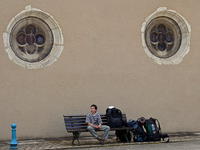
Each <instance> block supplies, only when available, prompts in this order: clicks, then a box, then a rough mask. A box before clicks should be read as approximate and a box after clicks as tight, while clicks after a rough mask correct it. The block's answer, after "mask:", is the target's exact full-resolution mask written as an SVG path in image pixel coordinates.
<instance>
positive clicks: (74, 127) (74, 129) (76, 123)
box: [63, 114, 130, 145]
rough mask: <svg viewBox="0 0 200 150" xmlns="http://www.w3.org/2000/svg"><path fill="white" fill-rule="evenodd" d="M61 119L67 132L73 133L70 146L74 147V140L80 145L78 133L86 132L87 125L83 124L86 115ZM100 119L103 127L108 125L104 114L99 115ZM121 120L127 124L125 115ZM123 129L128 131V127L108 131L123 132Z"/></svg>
mask: <svg viewBox="0 0 200 150" xmlns="http://www.w3.org/2000/svg"><path fill="white" fill-rule="evenodd" d="M63 117H64V122H65V127H66V130H67V132H69V133H73V140H72V144H73V145H74V142H75V140H77V142H78V145H80V142H79V137H80V132H88V130H87V124H86V123H85V119H86V115H72V116H66V115H63ZM101 119H102V122H103V125H107V124H108V121H107V117H106V115H105V114H104V115H102V114H101ZM122 119H123V121H124V122H127V119H126V114H123V115H122ZM124 129H128V130H129V129H130V127H121V128H111V129H110V130H111V131H114V130H124ZM97 131H98V130H97Z"/></svg>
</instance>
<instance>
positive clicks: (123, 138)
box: [115, 129, 132, 143]
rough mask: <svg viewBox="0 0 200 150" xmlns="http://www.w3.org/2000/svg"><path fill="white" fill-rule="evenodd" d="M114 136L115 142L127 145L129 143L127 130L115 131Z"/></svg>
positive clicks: (130, 137) (130, 136)
mask: <svg viewBox="0 0 200 150" xmlns="http://www.w3.org/2000/svg"><path fill="white" fill-rule="evenodd" d="M115 135H116V137H117V141H119V142H123V143H128V142H131V139H132V135H131V132H130V131H129V130H126V129H125V130H116V131H115Z"/></svg>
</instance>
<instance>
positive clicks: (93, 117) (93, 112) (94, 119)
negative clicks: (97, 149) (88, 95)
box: [86, 104, 110, 144]
mask: <svg viewBox="0 0 200 150" xmlns="http://www.w3.org/2000/svg"><path fill="white" fill-rule="evenodd" d="M86 123H87V124H88V127H87V129H88V130H89V131H90V133H91V134H92V135H93V136H94V137H95V138H96V139H97V140H99V141H100V143H101V144H104V141H105V140H106V139H108V132H109V131H110V127H109V126H106V125H102V120H101V116H100V114H99V113H98V112H97V106H96V105H94V104H93V105H91V106H90V113H89V114H88V115H87V116H86ZM95 130H102V131H104V135H103V138H100V137H99V136H98V135H97V132H96V131H95Z"/></svg>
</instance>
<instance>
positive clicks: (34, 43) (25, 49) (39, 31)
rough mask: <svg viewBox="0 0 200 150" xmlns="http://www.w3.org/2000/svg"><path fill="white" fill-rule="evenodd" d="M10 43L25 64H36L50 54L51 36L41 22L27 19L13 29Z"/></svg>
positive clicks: (34, 18)
mask: <svg viewBox="0 0 200 150" xmlns="http://www.w3.org/2000/svg"><path fill="white" fill-rule="evenodd" d="M10 43H11V48H12V49H13V51H14V53H15V55H16V56H17V57H19V58H20V59H22V60H24V61H27V62H38V61H41V60H43V59H44V58H45V57H47V56H48V55H49V53H50V52H51V49H52V45H53V35H52V32H51V29H50V28H49V26H48V25H47V24H46V23H45V22H44V21H43V20H41V19H39V18H37V17H27V18H23V19H21V20H20V21H18V22H17V23H16V24H15V26H14V27H13V29H12V32H11V35H10Z"/></svg>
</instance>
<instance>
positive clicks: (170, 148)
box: [88, 141, 200, 150]
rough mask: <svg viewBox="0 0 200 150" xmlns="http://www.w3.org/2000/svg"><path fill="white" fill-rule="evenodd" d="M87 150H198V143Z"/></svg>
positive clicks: (199, 146)
mask: <svg viewBox="0 0 200 150" xmlns="http://www.w3.org/2000/svg"><path fill="white" fill-rule="evenodd" d="M88 150H200V141H186V142H176V143H160V144H142V145H126V146H113V147H101V148H88Z"/></svg>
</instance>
